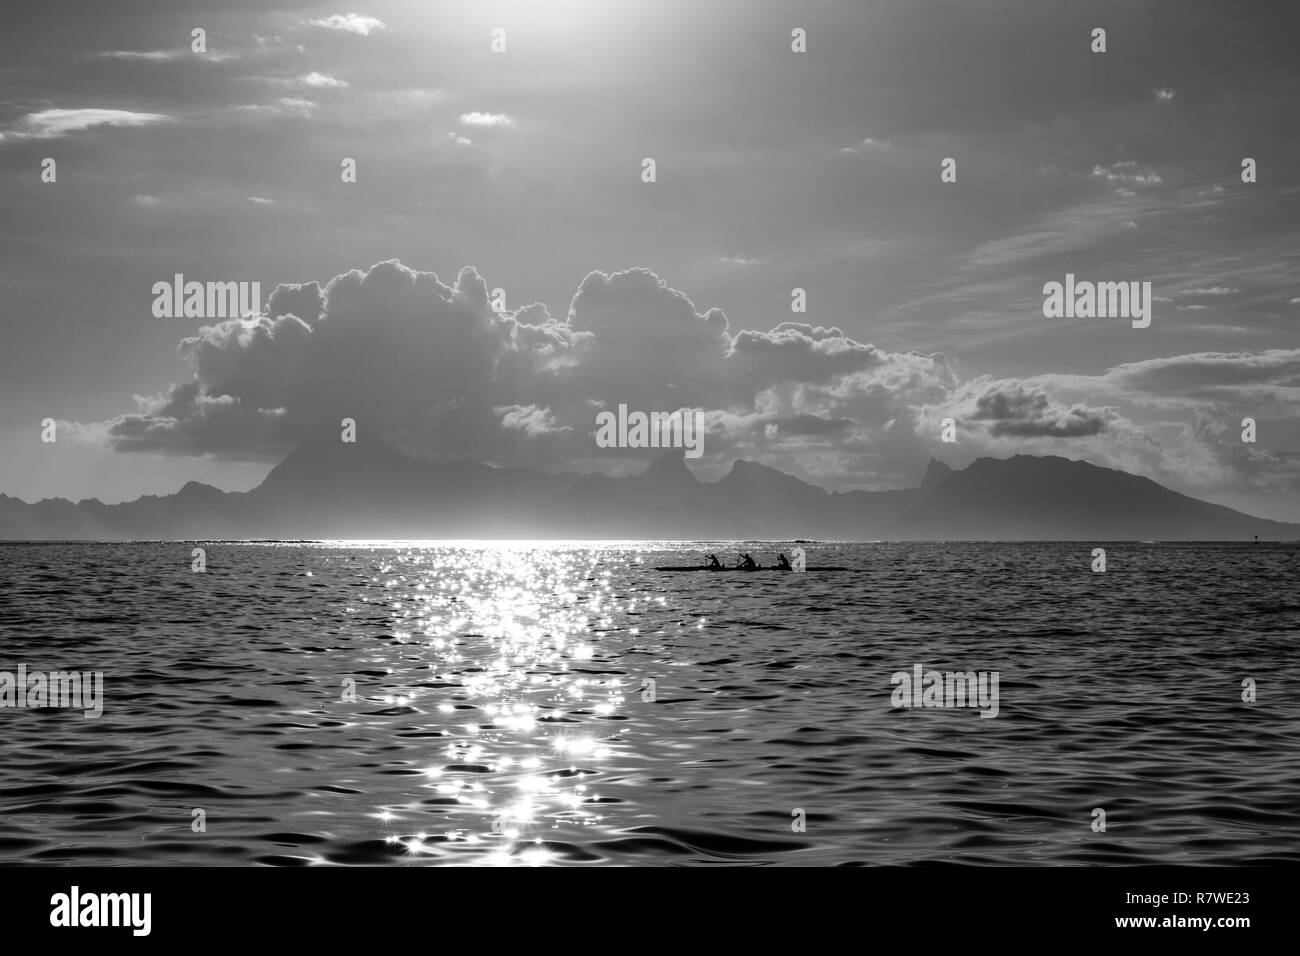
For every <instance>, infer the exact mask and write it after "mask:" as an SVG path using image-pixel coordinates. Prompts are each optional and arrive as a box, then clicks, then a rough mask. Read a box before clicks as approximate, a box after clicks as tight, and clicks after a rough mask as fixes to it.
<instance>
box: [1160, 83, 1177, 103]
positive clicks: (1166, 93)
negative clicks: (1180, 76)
mask: <svg viewBox="0 0 1300 956" xmlns="http://www.w3.org/2000/svg"><path fill="white" fill-rule="evenodd" d="M1155 94H1156V100H1157V101H1159V102H1161V103H1168V102H1169V101H1170V100H1172V99H1173V98H1174V97H1175V96H1176V95H1177V94H1176V93H1175V92H1174V91H1173V90H1171V89H1169V88H1168V87H1163V86H1162V87H1160V88H1159V89H1157V90H1156V91H1155Z"/></svg>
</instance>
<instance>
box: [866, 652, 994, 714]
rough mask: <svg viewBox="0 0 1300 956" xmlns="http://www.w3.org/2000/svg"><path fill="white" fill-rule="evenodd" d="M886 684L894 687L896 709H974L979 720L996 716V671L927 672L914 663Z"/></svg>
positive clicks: (893, 697)
mask: <svg viewBox="0 0 1300 956" xmlns="http://www.w3.org/2000/svg"><path fill="white" fill-rule="evenodd" d="M889 682H890V683H891V684H894V685H896V686H895V687H894V692H893V694H892V695H891V697H890V702H891V703H892V704H893V705H894V706H895V707H908V708H911V707H949V708H955V707H974V708H978V709H979V712H980V717H981V718H984V717H996V716H997V715H998V672H997V671H947V672H944V671H927V670H926V669H925V667H924V666H922V665H921V664H914V665H913V666H912V670H911V672H910V673H909V672H907V671H896V672H895V673H894V675H893V676H892V677H891V678H890V679H889Z"/></svg>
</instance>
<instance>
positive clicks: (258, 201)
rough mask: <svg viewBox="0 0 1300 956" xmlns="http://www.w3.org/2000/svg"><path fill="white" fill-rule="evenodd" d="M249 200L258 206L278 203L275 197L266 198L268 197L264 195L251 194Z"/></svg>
mask: <svg viewBox="0 0 1300 956" xmlns="http://www.w3.org/2000/svg"><path fill="white" fill-rule="evenodd" d="M248 201H249V202H251V203H253V204H254V205H257V206H274V205H276V201H275V200H274V199H266V198H264V197H262V196H249V197H248Z"/></svg>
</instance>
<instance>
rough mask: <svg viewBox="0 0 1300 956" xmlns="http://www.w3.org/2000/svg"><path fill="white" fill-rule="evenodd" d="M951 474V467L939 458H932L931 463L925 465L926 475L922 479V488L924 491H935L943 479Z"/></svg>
mask: <svg viewBox="0 0 1300 956" xmlns="http://www.w3.org/2000/svg"><path fill="white" fill-rule="evenodd" d="M951 474H952V469H951V468H949V467H948V466H947V465H945V464H944V463H943V462H941V461H939V459H937V458H931V459H930V463H929V464H928V465H926V466H925V477H923V478H922V479H921V489H922V490H923V491H933V490H934V489H935V488H937V487H938V486H939V483H940V482H941V481H943V480H944V479H945V478H947V477H948V476H949V475H951Z"/></svg>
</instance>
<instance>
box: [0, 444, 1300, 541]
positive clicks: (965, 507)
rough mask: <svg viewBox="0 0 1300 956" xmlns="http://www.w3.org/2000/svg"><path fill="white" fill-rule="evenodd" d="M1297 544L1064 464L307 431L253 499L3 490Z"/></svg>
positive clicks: (372, 520) (9, 513) (101, 526)
mask: <svg viewBox="0 0 1300 956" xmlns="http://www.w3.org/2000/svg"><path fill="white" fill-rule="evenodd" d="M1256 534H1258V535H1259V536H1260V538H1262V539H1265V540H1278V539H1283V540H1300V525H1296V524H1283V523H1281V522H1275V521H1266V520H1264V519H1261V518H1253V517H1251V516H1249V515H1245V514H1242V513H1240V512H1237V511H1233V510H1232V509H1230V508H1224V507H1221V506H1219V505H1212V504H1208V503H1206V502H1203V501H1198V500H1197V499H1195V498H1189V497H1187V496H1186V495H1181V494H1178V493H1176V492H1173V491H1170V490H1169V489H1167V488H1164V487H1162V486H1161V485H1158V484H1156V483H1155V482H1153V481H1150V480H1148V479H1146V478H1139V477H1136V476H1134V475H1129V474H1126V473H1124V472H1120V471H1115V470H1112V469H1108V468H1099V467H1097V466H1095V465H1089V464H1087V463H1085V462H1081V461H1070V460H1068V459H1065V458H1055V457H1033V456H1028V455H1017V456H1015V457H1014V458H1007V459H991V458H981V459H979V460H977V461H975V462H974V463H973V464H971V465H969V466H968V467H966V468H964V469H962V470H960V471H954V470H952V469H950V468H949V467H948V466H946V465H944V464H942V463H940V462H937V461H931V462H930V463H929V466H928V467H927V468H926V471H925V476H924V478H923V479H922V480H921V483H920V484H919V485H918V486H917V487H914V488H902V489H896V490H892V491H848V492H828V491H826V490H824V489H822V488H818V487H817V486H816V485H811V484H809V483H807V482H805V481H801V480H800V479H798V478H795V477H793V476H791V475H787V474H785V473H783V472H780V471H777V470H776V469H774V468H769V467H767V466H766V465H760V464H757V463H755V462H751V461H744V460H740V461H736V462H735V463H734V464H733V465H732V467H731V470H730V471H729V472H728V473H727V475H726V476H725V477H724V478H722V479H721V480H720V481H717V482H712V483H706V482H701V481H699V480H698V479H697V478H696V477H695V475H694V474H693V473H692V472H691V470H690V467H689V465H688V464H687V462H686V460H685V459H684V458H683V457H682V454H681V452H680V451H670V452H667V453H665V454H663V455H661V456H660V457H658V458H656V459H655V460H654V461H653V462H651V464H650V465H649V466H648V467H647V468H646V469H645V470H644V471H643V472H642V473H640V474H638V475H634V476H632V477H628V478H609V477H607V476H604V475H599V474H591V475H551V474H545V473H543V472H538V471H533V470H530V469H525V468H496V467H493V466H490V465H485V464H482V463H479V462H474V461H453V462H430V461H422V460H419V459H415V458H411V457H409V456H407V455H404V454H402V453H401V452H400V451H398V450H397V449H396V448H394V447H393V446H392V445H389V444H387V443H386V442H384V441H381V440H379V439H375V438H359V439H358V441H357V442H355V443H347V444H345V443H343V442H340V441H339V440H338V437H337V432H331V433H328V434H322V435H318V436H314V437H312V438H309V439H308V440H306V441H304V442H303V444H302V445H300V446H299V447H298V448H296V449H295V450H294V451H293V452H291V453H290V454H289V455H288V456H287V457H286V458H285V459H284V460H283V461H282V462H280V464H279V465H277V466H276V467H275V468H273V469H272V470H271V472H270V473H269V474H268V475H267V476H266V479H265V480H264V481H263V482H262V484H260V485H259V486H258V487H257V488H254V489H253V490H252V491H248V492H223V491H221V490H220V489H217V488H213V487H211V486H209V485H204V484H200V483H198V482H190V483H188V484H186V485H185V486H184V487H183V488H181V489H180V491H178V492H177V493H176V494H174V495H164V496H152V495H150V496H145V497H142V498H138V499H136V500H135V501H130V502H124V503H122V504H115V505H106V504H103V503H102V502H99V501H94V500H88V501H82V502H78V503H76V504H74V503H72V502H70V501H66V500H63V499H48V500H45V501H40V502H37V503H36V504H27V503H25V502H22V501H20V500H18V499H17V498H10V497H8V496H5V495H3V494H0V539H8V540H76V539H92V540H121V539H147V540H148V539H152V540H165V539H203V538H207V539H215V538H378V539H383V538H495V539H503V538H504V539H529V538H552V539H554V538H572V539H588V540H591V539H601V538H605V539H611V538H632V539H637V538H641V539H772V540H790V539H793V538H809V539H820V540H877V539H884V540H907V539H926V540H960V539H975V540H1028V539H1035V540H1082V541H1104V540H1117V539H1118V540H1134V539H1136V540H1147V539H1151V540H1250V539H1251V537H1252V536H1253V535H1256Z"/></svg>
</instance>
